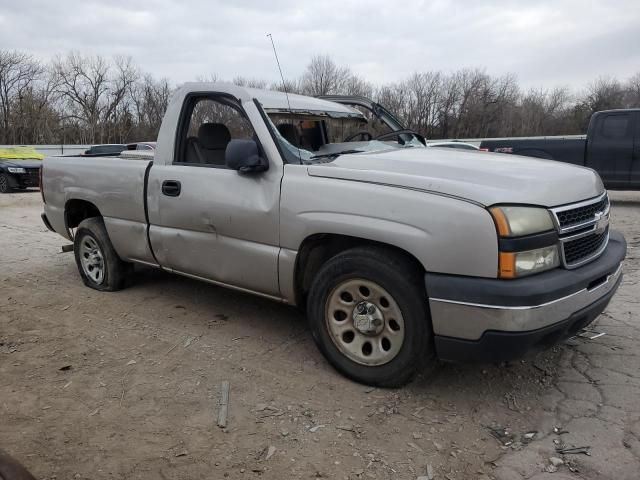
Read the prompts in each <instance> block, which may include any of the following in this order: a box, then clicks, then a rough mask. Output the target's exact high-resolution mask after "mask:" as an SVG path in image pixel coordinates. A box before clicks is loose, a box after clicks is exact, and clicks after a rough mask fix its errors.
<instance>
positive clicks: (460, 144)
mask: <svg viewBox="0 0 640 480" xmlns="http://www.w3.org/2000/svg"><path fill="white" fill-rule="evenodd" d="M427 147H435V148H456V149H458V150H472V151H473V150H476V151H479V150H480V147H476V146H475V145H474V144H472V143H466V142H457V141H450V142H427Z"/></svg>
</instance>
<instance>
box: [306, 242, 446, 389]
mask: <svg viewBox="0 0 640 480" xmlns="http://www.w3.org/2000/svg"><path fill="white" fill-rule="evenodd" d="M363 288H364V290H363ZM363 292H364V293H363ZM366 293H368V294H369V295H368V296H367V295H365V294H366ZM383 299H384V300H383ZM369 300H370V301H369ZM372 306H373V307H374V308H372ZM343 309H344V310H343ZM362 311H365V313H364V314H362V315H361V314H360V313H358V312H361V313H362ZM345 313H346V317H345ZM394 317H397V318H394ZM307 318H308V320H309V325H310V329H311V333H312V335H313V338H314V340H315V342H316V344H317V345H318V348H319V349H320V351H321V352H322V353H323V354H324V356H325V357H326V359H327V360H328V361H329V363H330V364H331V365H333V367H335V368H336V369H337V370H338V371H339V372H341V373H342V374H344V375H345V376H347V377H349V378H350V379H352V380H355V381H357V382H360V383H364V384H367V385H374V386H379V387H399V386H402V385H405V384H406V383H409V382H410V381H411V380H412V379H413V378H414V376H415V375H416V374H417V373H418V372H419V371H420V370H421V369H422V368H423V367H425V366H426V364H427V363H428V362H429V361H433V359H434V354H433V352H434V347H433V333H432V332H433V330H432V327H431V318H430V315H429V309H428V305H427V295H426V291H425V288H424V277H423V273H422V271H421V268H419V267H418V266H417V265H416V264H415V262H413V261H412V260H411V259H409V258H407V257H405V256H404V255H402V254H401V253H398V252H395V251H394V250H391V249H386V248H380V247H358V248H353V249H350V250H347V251H345V252H342V253H340V254H338V255H336V256H334V257H333V258H331V259H329V260H328V261H327V262H326V263H325V264H324V265H322V267H320V270H319V271H318V273H317V274H316V276H315V277H314V279H313V281H312V284H311V288H310V291H309V296H308V302H307ZM363 319H364V320H363ZM363 321H364V323H363ZM394 322H395V323H394ZM363 330H364V331H363ZM349 332H351V333H349ZM385 338H386V340H385ZM385 341H386V343H385ZM367 343H369V346H368V347H367V345H366V344H367ZM385 349H386V351H385Z"/></svg>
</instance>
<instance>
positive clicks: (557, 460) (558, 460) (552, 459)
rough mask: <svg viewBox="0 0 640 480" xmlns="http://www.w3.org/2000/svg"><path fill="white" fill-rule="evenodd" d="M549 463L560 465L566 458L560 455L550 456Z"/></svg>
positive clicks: (555, 465)
mask: <svg viewBox="0 0 640 480" xmlns="http://www.w3.org/2000/svg"><path fill="white" fill-rule="evenodd" d="M549 463H551V465H553V466H554V467H559V466H560V465H563V464H564V460H562V459H561V458H558V457H549Z"/></svg>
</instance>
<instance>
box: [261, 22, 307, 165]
mask: <svg viewBox="0 0 640 480" xmlns="http://www.w3.org/2000/svg"><path fill="white" fill-rule="evenodd" d="M267 37H269V40H271V46H272V47H273V54H274V55H275V57H276V63H277V64H278V71H279V72H280V78H281V79H282V89H283V90H284V95H285V97H286V98H287V106H288V107H289V114H290V115H291V125H292V126H293V128H295V125H294V124H293V110H292V109H291V102H289V92H288V91H287V82H285V81H284V75H283V74H282V67H281V66H280V60H279V59H278V52H277V51H276V44H275V43H273V36H272V35H271V34H270V33H267ZM295 147H297V149H298V159H299V160H300V163H302V155H300V145H295Z"/></svg>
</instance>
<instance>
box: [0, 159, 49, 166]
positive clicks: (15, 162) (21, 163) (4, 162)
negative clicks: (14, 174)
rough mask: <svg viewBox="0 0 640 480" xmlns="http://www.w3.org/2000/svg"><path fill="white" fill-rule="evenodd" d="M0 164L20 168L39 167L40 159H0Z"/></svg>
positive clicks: (40, 164)
mask: <svg viewBox="0 0 640 480" xmlns="http://www.w3.org/2000/svg"><path fill="white" fill-rule="evenodd" d="M0 166H2V167H22V168H40V167H41V166H42V161H41V160H18V159H11V160H2V159H0Z"/></svg>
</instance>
